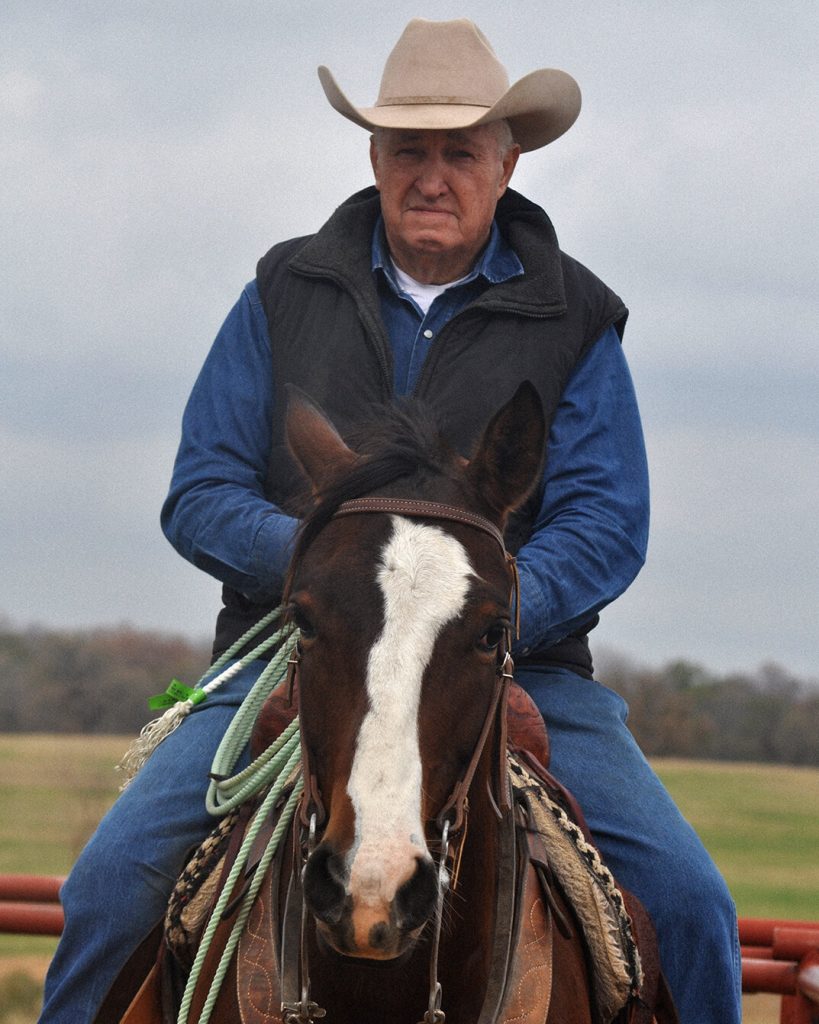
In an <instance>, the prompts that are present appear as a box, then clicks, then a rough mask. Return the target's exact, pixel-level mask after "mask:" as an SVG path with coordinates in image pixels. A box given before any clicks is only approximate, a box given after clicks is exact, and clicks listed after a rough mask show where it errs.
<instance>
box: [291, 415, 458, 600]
mask: <svg viewBox="0 0 819 1024" xmlns="http://www.w3.org/2000/svg"><path fill="white" fill-rule="evenodd" d="M345 441H346V443H347V444H348V445H349V447H350V448H352V449H353V451H355V452H356V453H357V454H358V455H359V460H358V462H356V463H355V465H354V466H353V468H352V469H351V470H350V471H349V472H348V473H346V474H344V476H342V477H341V478H340V479H338V480H335V481H333V483H332V484H330V486H328V487H327V488H326V489H325V490H323V491H322V492H321V493H320V494H319V495H318V498H317V499H316V498H314V501H315V502H316V504H315V505H314V507H313V509H312V511H310V512H309V513H308V514H307V515H306V516H305V518H304V520H303V522H302V525H301V528H300V530H299V534H298V539H297V541H296V550H295V554H294V557H293V564H295V563H297V562H298V560H299V558H300V557H301V555H302V554H303V553H304V551H306V549H307V548H308V547H309V546H310V544H311V543H312V542H313V541H314V540H315V538H316V536H317V535H318V534H319V533H320V532H321V531H322V530H323V529H324V527H325V526H326V525H327V523H328V522H329V521H330V520H331V519H332V518H333V516H334V515H335V513H336V511H337V509H338V507H339V505H341V504H343V503H344V502H345V501H350V500H351V499H353V498H361V497H364V496H365V495H371V494H375V493H377V492H378V491H380V490H381V489H382V488H384V487H387V486H388V485H389V484H392V483H394V482H395V481H397V480H402V479H404V478H406V477H412V476H416V475H420V474H422V473H424V472H426V473H428V474H432V475H436V476H449V475H451V471H452V466H453V460H454V458H455V453H454V451H453V449H452V448H451V446H450V445H449V444H448V443H447V442H446V441H445V440H444V438H443V436H442V434H441V430H440V427H439V426H438V425H437V423H436V421H435V417H434V415H433V414H432V413H431V412H430V410H429V409H428V408H427V407H425V406H424V405H423V403H421V402H418V401H416V400H412V399H403V400H401V401H399V402H396V403H393V404H391V405H385V406H381V407H378V409H376V410H375V411H374V414H373V416H372V418H371V419H368V420H367V421H366V422H364V423H362V425H361V426H360V427H359V428H357V429H356V430H355V431H354V432H352V433H351V434H349V435H348V436H347V437H346V438H345ZM288 589H289V588H288Z"/></svg>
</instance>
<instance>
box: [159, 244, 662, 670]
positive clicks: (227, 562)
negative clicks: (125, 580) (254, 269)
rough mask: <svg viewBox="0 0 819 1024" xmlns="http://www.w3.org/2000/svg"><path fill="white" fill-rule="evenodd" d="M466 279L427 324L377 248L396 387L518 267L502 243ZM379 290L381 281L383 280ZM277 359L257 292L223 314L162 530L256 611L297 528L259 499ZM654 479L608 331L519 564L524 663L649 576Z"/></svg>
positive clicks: (573, 390) (567, 413)
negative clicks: (444, 329) (430, 346)
mask: <svg viewBox="0 0 819 1024" xmlns="http://www.w3.org/2000/svg"><path fill="white" fill-rule="evenodd" d="M493 239H494V241H493V240H490V244H489V246H488V247H487V249H486V251H485V252H484V256H483V259H482V260H481V261H480V262H479V264H478V265H477V266H476V268H475V271H474V273H473V275H470V280H469V281H468V282H465V283H464V284H463V285H461V286H460V287H459V288H457V289H451V291H452V293H453V294H449V292H447V293H445V294H444V295H442V296H439V297H438V298H437V299H436V300H435V302H434V303H433V304H432V306H431V307H430V310H429V312H428V314H427V316H426V318H425V317H423V316H422V315H421V313H420V310H419V309H418V307H417V306H416V305H415V303H414V302H412V300H409V299H407V298H406V297H402V296H401V295H400V294H398V293H397V292H396V291H395V288H394V281H392V280H391V277H392V275H391V274H389V273H388V272H387V270H386V268H385V266H384V260H383V251H379V247H378V246H376V249H375V250H374V273H376V274H378V275H381V276H383V278H384V281H386V282H387V284H388V287H386V288H385V287H383V286H382V287H380V294H381V296H382V313H383V316H384V320H385V324H386V325H387V327H388V330H389V332H390V338H391V341H392V343H393V346H394V349H395V356H396V358H395V362H396V366H397V367H400V369H397V370H396V375H397V376H399V377H400V380H398V381H397V387H396V390H397V391H400V392H404V391H411V390H412V386H413V383H414V381H415V380H416V379H417V374H418V372H419V370H420V367H421V365H422V364H423V358H424V355H425V343H426V342H428V341H430V340H431V339H428V338H425V337H424V331H426V330H430V331H432V332H433V334H434V332H435V331H436V330H437V329H439V328H440V326H441V325H442V324H443V323H445V322H446V320H447V319H448V318H449V317H451V316H452V315H454V313H455V312H456V311H457V309H460V308H461V306H462V305H463V303H465V302H468V301H470V300H471V298H472V297H473V294H475V291H474V290H475V289H477V290H478V291H479V290H481V289H482V288H485V287H488V285H489V283H490V282H491V281H493V280H500V279H502V278H503V276H504V275H505V276H511V275H512V274H513V273H515V272H519V271H517V270H516V268H515V266H514V262H515V261H517V257H516V256H515V254H514V253H513V252H511V251H510V250H509V249H508V246H506V245H505V244H504V243H503V240H502V238H500V235H499V233H495V234H493ZM382 284H383V282H382ZM271 377H272V360H271V350H270V340H269V337H268V328H267V321H266V318H265V314H264V310H263V308H262V304H261V300H260V298H259V293H258V289H257V287H256V283H255V281H254V282H251V283H250V284H248V285H247V286H246V287H245V289H244V291H243V293H242V295H241V297H240V298H239V300H238V302H237V303H236V305H235V306H234V307H233V309H232V310H231V311H230V313H229V314H228V317H227V319H226V320H225V323H224V325H223V326H222V328H221V330H220V331H219V334H218V335H217V337H216V340H215V342H214V344H213V347H212V348H211V350H210V353H209V354H208V356H207V358H206V360H205V363H204V365H203V367H202V370H201V372H200V374H199V376H198V378H197V380H196V383H195V384H194V387H193V390H192V392H191V396H190V398H189V400H188V404H187V406H186V408H185V413H184V416H183V420H182V439H181V442H180V446H179V451H178V454H177V457H176V463H175V465H174V470H173V478H172V480H171V486H170V491H169V494H168V497H167V499H166V500H165V503H164V505H163V508H162V516H161V521H162V528H163V530H164V532H165V535H166V536H167V538H168V540H169V541H170V542H171V543H172V544H173V546H174V547H175V548H176V549H177V551H178V552H179V553H180V554H181V555H182V556H183V557H184V558H186V559H188V561H190V562H192V563H193V564H194V565H196V566H198V567H199V568H200V569H203V570H205V571H206V572H208V573H210V574H211V575H212V576H215V577H216V578H217V579H219V580H221V581H222V582H225V583H228V584H229V585H230V586H232V587H234V588H235V589H237V590H239V591H241V592H243V593H245V594H247V595H248V596H249V597H251V598H253V599H254V600H260V601H263V600H265V599H267V598H270V597H272V596H274V595H275V594H276V593H277V592H280V591H281V585H282V581H283V579H284V575H285V572H286V569H287V565H288V562H289V559H290V554H291V551H292V542H293V537H294V534H295V530H296V528H297V525H298V524H297V522H296V521H295V520H294V519H292V518H291V517H289V516H286V515H284V514H283V513H281V512H280V511H279V510H278V509H277V508H276V507H275V506H273V505H271V504H270V503H269V502H268V501H267V499H266V498H265V496H264V482H265V474H266V472H267V459H268V452H269V446H270V436H271V432H272V426H271V423H272V415H271V406H272V400H273V393H272V388H271V386H270V381H271ZM647 540H648V473H647V467H646V457H645V446H644V442H643V434H642V428H641V425H640V417H639V413H638V410H637V402H636V398H635V394H634V388H633V385H632V381H631V375H630V373H629V370H628V366H627V364H626V361H625V357H624V355H623V351H622V346H621V345H620V341H619V338H618V337H617V334H616V332H615V331H614V329H613V328H611V329H609V330H608V331H607V332H606V333H605V334H604V335H603V336H602V337H601V338H600V340H599V341H598V342H597V343H596V344H595V345H593V346H592V348H591V350H590V351H589V353H588V354H587V355H586V357H585V358H584V359H583V360H582V361H581V362H580V363H579V364H578V366H577V367H575V370H574V373H573V375H572V377H571V379H570V380H569V382H568V384H567V386H566V388H565V391H564V393H563V396H562V399H561V402H560V404H559V406H558V409H557V412H556V414H555V417H554V420H553V422H552V427H551V432H550V436H549V451H548V460H547V464H546V468H545V480H544V490H543V503H542V507H541V509H540V513H539V515H538V517H537V521H536V524H535V530H534V533H533V535H532V537H531V538H530V539H529V541H528V542H527V543H526V544H525V545H524V546H523V547H522V548H521V550H520V551H519V553H518V568H519V571H520V580H521V639H520V642H519V644H518V645H517V646H516V651H517V652H518V653H521V654H524V653H526V652H527V651H529V650H534V649H536V648H539V647H543V646H545V645H547V644H550V643H554V642H556V641H557V640H560V639H561V638H562V637H564V636H566V635H567V634H568V633H570V632H571V631H572V630H573V629H575V628H576V627H577V626H579V625H581V624H582V623H584V622H586V621H587V620H588V619H589V618H590V617H592V616H593V615H594V614H595V613H597V612H598V611H600V610H601V609H602V608H603V607H605V605H607V604H609V603H610V602H611V601H613V600H614V599H615V598H616V597H617V596H619V595H620V594H621V593H622V592H623V591H624V590H625V589H626V587H628V585H629V584H630V583H631V582H632V580H633V579H634V577H635V576H636V575H637V573H638V572H639V570H640V568H641V567H642V565H643V562H644V559H645V553H646V545H647Z"/></svg>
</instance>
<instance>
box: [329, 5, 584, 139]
mask: <svg viewBox="0 0 819 1024" xmlns="http://www.w3.org/2000/svg"><path fill="white" fill-rule="evenodd" d="M318 74H319V79H320V80H321V85H322V88H323V89H324V94H325V95H326V97H327V99H328V100H329V101H330V104H331V105H332V106H333V107H334V108H335V109H336V110H337V111H338V112H339V113H340V114H343V115H344V117H347V118H349V119H350V120H351V121H354V122H355V123H356V124H358V125H361V127H362V128H369V129H370V130H372V129H373V128H409V129H427V128H436V129H450V128H471V127H474V126H475V125H481V124H489V122H490V121H498V120H500V119H501V118H505V119H506V120H507V121H508V122H509V125H510V127H511V129H512V134H513V135H514V138H515V142H517V143H518V144H519V145H520V148H521V149H522V150H523V151H524V152H526V151H527V150H532V149H539V148H540V147H541V146H545V145H547V144H548V143H549V142H553V141H554V140H555V139H556V138H558V137H559V136H560V135H562V134H563V133H564V132H565V131H567V130H568V129H569V128H571V126H572V125H573V124H574V122H575V119H576V118H577V115H578V114H579V113H580V89H579V88H578V85H577V82H575V80H574V79H573V78H572V77H571V75H567V74H566V72H565V71H557V70H555V69H553V68H541V69H540V70H539V71H532V72H531V74H528V75H525V76H524V77H523V78H521V79H520V81H518V82H515V84H514V85H512V86H510V85H509V76H508V75H507V73H506V69H505V68H504V66H503V65H502V64H501V62H500V61H499V60H498V58H497V57H496V56H495V52H494V50H493V49H492V47H491V45H490V44H489V40H488V39H487V38H486V36H485V35H484V34H483V33H482V32H481V30H480V29H479V28H478V27H477V25H475V24H473V22H471V21H468V20H467V19H466V18H459V19H458V20H457V21H426V20H424V19H423V18H414V19H413V20H412V21H411V22H410V23H409V24H408V25H407V27H406V28H405V29H404V31H403V33H402V35H401V38H400V39H399V40H398V42H397V43H396V44H395V48H394V49H393V51H392V53H391V54H390V55H389V57H388V58H387V63H386V65H385V66H384V74H383V76H382V78H381V90H380V92H379V94H378V99H377V100H376V103H375V106H374V107H356V106H354V105H353V104H352V103H351V102H350V101H349V100H348V99H347V97H346V96H345V95H344V93H343V92H342V91H341V89H340V88H339V86H338V84H337V82H336V80H335V78H334V77H333V75H332V73H331V72H330V70H329V68H326V67H324V66H322V67H320V68H319V69H318Z"/></svg>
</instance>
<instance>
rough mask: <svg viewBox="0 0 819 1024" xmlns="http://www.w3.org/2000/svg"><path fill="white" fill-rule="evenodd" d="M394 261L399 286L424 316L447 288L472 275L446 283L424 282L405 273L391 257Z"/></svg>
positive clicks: (393, 267) (394, 270)
mask: <svg viewBox="0 0 819 1024" xmlns="http://www.w3.org/2000/svg"><path fill="white" fill-rule="evenodd" d="M390 262H391V263H392V269H393V273H394V274H395V280H396V283H397V284H398V287H399V288H400V289H401V291H402V292H406V294H407V295H409V297H410V298H411V299H413V300H414V301H415V302H417V303H418V305H419V306H420V308H421V311H422V312H423V314H424V316H426V315H427V313H428V312H429V307H430V306H431V305H432V303H433V302H434V301H435V300H436V299H437V298H438V296H439V295H443V293H444V292H445V291H446V290H447V288H454V287H455V285H458V284H463V282H464V281H466V279H467V278H468V277H469V276H470V275H469V274H465V275H464V276H463V277H459V278H458V280H457V281H447V283H446V284H422V282H421V281H416V280H415V278H414V277H410V276H409V274H405V273H404V271H403V270H401V268H400V267H397V266H396V265H395V261H394V260H393V259H392V258H390Z"/></svg>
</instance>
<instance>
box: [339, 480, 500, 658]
mask: <svg viewBox="0 0 819 1024" xmlns="http://www.w3.org/2000/svg"><path fill="white" fill-rule="evenodd" d="M367 512H378V513H381V514H382V515H384V514H386V515H396V516H409V517H410V518H415V519H442V520H444V521H445V522H450V523H463V524H464V525H465V526H473V527H475V529H476V530H480V531H481V532H482V533H486V534H488V535H489V536H490V537H491V538H492V539H493V540H494V541H495V543H496V544H497V545H498V547H499V548H500V549H501V552H502V553H503V557H504V559H505V561H506V565H507V567H508V569H509V573H510V575H511V577H512V592H513V595H514V599H515V600H514V606H515V637H516V638H517V639H520V578H519V577H518V566H517V562H516V561H515V556H514V555H512V554H510V553H509V552H508V551H507V550H506V542H505V541H504V539H503V534H502V533H501V531H500V530H499V529H498V527H497V526H495V524H494V523H492V522H490V521H489V520H488V519H487V518H486V517H485V516H481V515H478V514H477V512H467V510H466V509H463V508H458V507H457V506H456V505H446V504H444V503H442V502H439V501H421V500H420V499H417V498H353V499H351V500H350V501H345V502H342V504H341V505H339V507H338V508H337V509H336V511H335V513H334V517H335V516H349V515H355V514H358V513H367Z"/></svg>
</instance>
